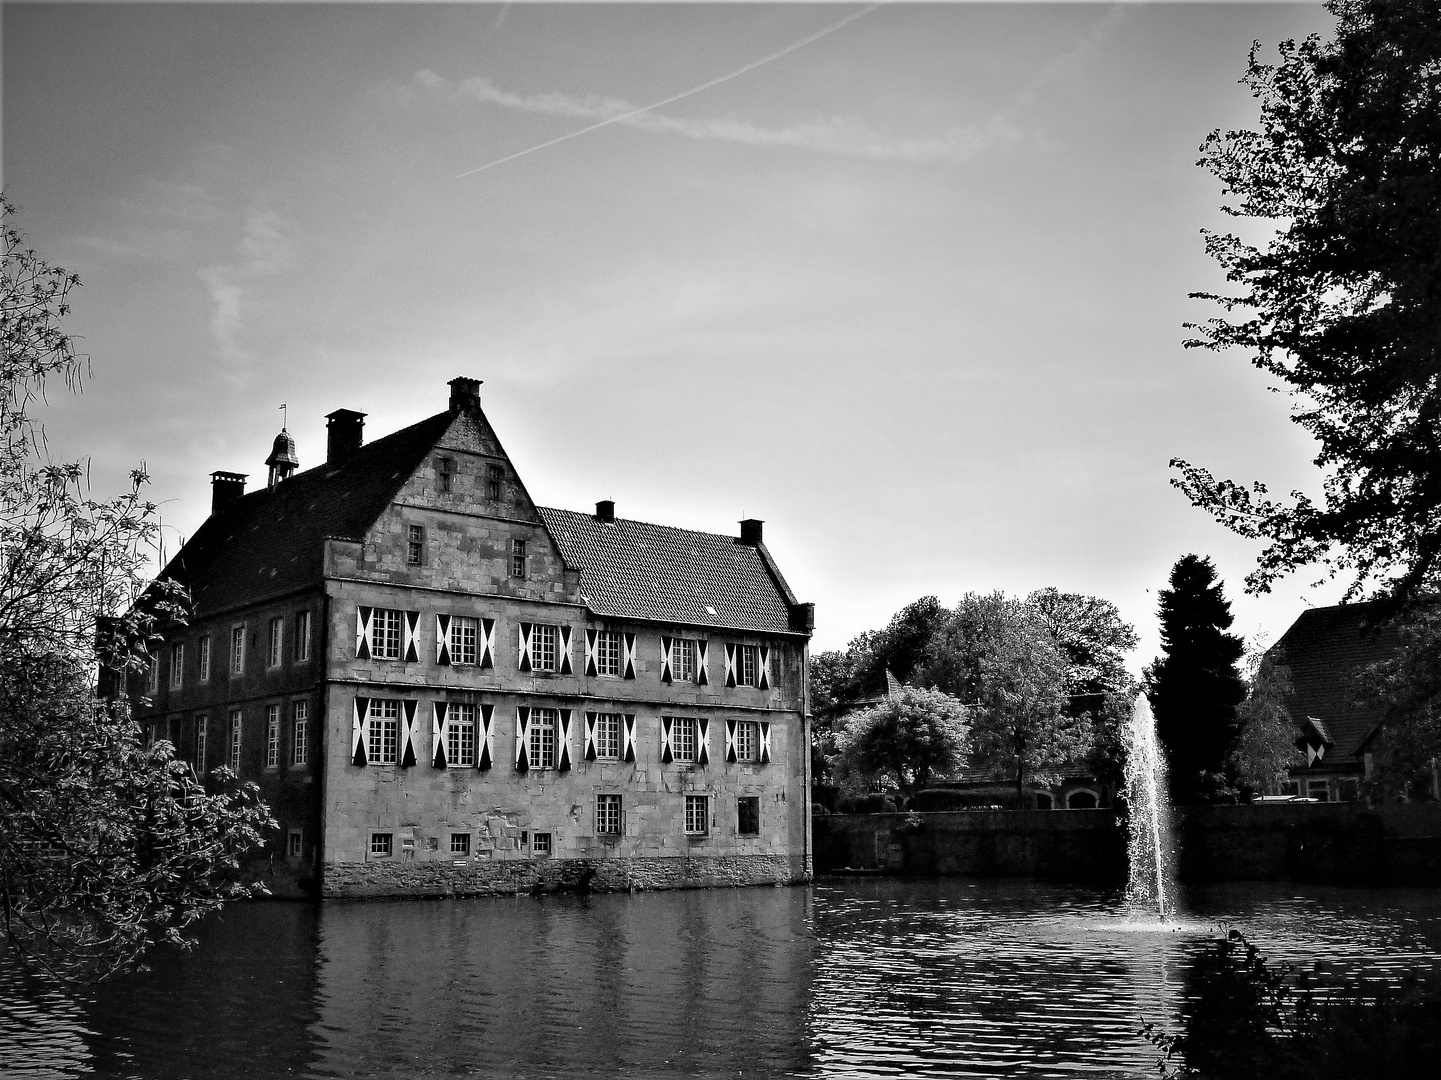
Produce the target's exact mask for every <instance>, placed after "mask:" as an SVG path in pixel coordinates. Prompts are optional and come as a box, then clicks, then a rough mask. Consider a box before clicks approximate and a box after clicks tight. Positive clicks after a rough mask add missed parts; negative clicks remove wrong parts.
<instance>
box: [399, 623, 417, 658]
mask: <svg viewBox="0 0 1441 1080" xmlns="http://www.w3.org/2000/svg"><path fill="white" fill-rule="evenodd" d="M419 626H420V612H418V611H407V612H406V613H405V652H403V653H401V655H402V656H404V657H405V659H406V662H407V663H412V664H414V663H419V661H420V646H419V644H418V638H419V635H418V634H417V633H416V630H417V629H418V628H419Z"/></svg>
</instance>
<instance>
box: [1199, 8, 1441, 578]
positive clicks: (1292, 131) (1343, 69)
mask: <svg viewBox="0 0 1441 1080" xmlns="http://www.w3.org/2000/svg"><path fill="white" fill-rule="evenodd" d="M1326 6H1327V9H1328V10H1329V11H1331V12H1332V13H1333V14H1334V15H1335V16H1336V17H1337V25H1336V30H1335V36H1334V39H1333V40H1331V41H1328V42H1323V41H1322V40H1321V39H1320V38H1319V37H1318V36H1315V35H1313V36H1311V37H1309V38H1307V39H1306V40H1305V41H1304V42H1302V43H1300V44H1297V43H1296V42H1294V41H1286V42H1283V43H1282V44H1281V46H1280V62H1279V64H1276V65H1274V66H1272V65H1267V64H1263V63H1261V62H1260V61H1259V60H1258V58H1257V51H1258V48H1259V43H1258V45H1257V46H1255V47H1253V48H1252V50H1251V55H1250V59H1249V62H1248V65H1247V69H1246V75H1245V78H1244V80H1243V81H1244V82H1245V83H1246V84H1247V85H1248V86H1249V87H1250V88H1251V90H1252V93H1253V94H1254V95H1255V96H1256V97H1257V98H1258V99H1259V100H1260V110H1261V117H1260V121H1261V122H1260V130H1258V131H1229V132H1226V133H1225V134H1222V133H1221V132H1219V131H1213V132H1212V133H1211V134H1210V136H1209V137H1208V138H1207V139H1206V142H1205V143H1204V145H1203V146H1202V148H1201V159H1200V161H1199V163H1198V164H1200V165H1202V166H1204V167H1206V168H1208V169H1209V170H1210V171H1211V172H1213V173H1214V174H1215V175H1216V176H1217V177H1218V178H1219V179H1220V180H1221V182H1222V184H1223V185H1224V194H1225V195H1226V196H1228V197H1231V198H1232V199H1233V200H1234V202H1233V203H1232V204H1230V205H1227V206H1225V207H1224V210H1225V211H1226V212H1227V213H1228V214H1231V215H1233V216H1236V217H1241V218H1253V219H1257V220H1259V221H1261V222H1264V223H1266V224H1267V225H1270V226H1273V227H1274V229H1275V231H1274V235H1272V237H1271V239H1270V240H1269V242H1268V243H1267V244H1266V245H1265V247H1264V248H1258V247H1255V246H1253V245H1251V244H1247V243H1245V242H1243V241H1242V240H1240V239H1239V238H1238V237H1236V236H1234V235H1229V234H1227V235H1220V234H1216V233H1211V232H1206V233H1205V239H1206V249H1207V251H1208V252H1209V253H1210V254H1211V255H1212V256H1213V257H1215V258H1216V259H1217V261H1218V262H1219V263H1220V265H1221V266H1222V268H1223V269H1224V270H1225V272H1226V277H1227V280H1228V281H1230V282H1231V283H1232V284H1233V285H1235V286H1236V287H1237V289H1238V291H1237V292H1236V294H1235V295H1218V294H1214V293H1195V294H1193V295H1194V296H1196V297H1199V298H1202V299H1206V300H1210V301H1213V302H1215V303H1216V304H1218V305H1220V307H1221V309H1222V315H1221V316H1220V317H1217V318H1213V319H1211V320H1209V321H1207V322H1205V323H1203V324H1191V326H1190V328H1191V329H1193V330H1194V331H1196V335H1197V336H1196V337H1195V338H1193V339H1192V340H1190V341H1187V342H1186V345H1187V346H1188V347H1203V348H1209V349H1215V350H1223V349H1229V348H1233V347H1234V348H1241V349H1244V350H1246V351H1248V352H1249V353H1250V354H1251V359H1252V362H1253V363H1254V364H1255V365H1256V366H1257V367H1259V368H1260V369H1261V370H1262V371H1264V372H1266V373H1267V374H1268V375H1270V376H1272V377H1274V378H1276V379H1277V380H1279V381H1280V383H1281V385H1282V386H1283V387H1284V388H1285V389H1286V391H1287V392H1288V393H1290V394H1291V395H1292V396H1293V397H1294V398H1295V401H1296V408H1295V410H1294V412H1293V415H1292V420H1293V422H1294V423H1296V424H1299V425H1300V426H1301V427H1302V428H1303V429H1304V430H1305V431H1306V433H1307V434H1308V435H1310V436H1311V437H1313V438H1314V439H1316V441H1317V442H1318V443H1319V444H1320V452H1319V454H1318V455H1317V457H1316V464H1317V465H1318V466H1319V467H1320V468H1321V469H1322V470H1323V474H1324V486H1323V492H1324V494H1323V496H1322V499H1321V501H1320V503H1319V504H1318V503H1315V502H1313V501H1312V500H1311V499H1310V498H1309V497H1307V496H1306V495H1304V494H1301V493H1299V492H1293V493H1292V495H1291V496H1290V498H1289V499H1287V500H1276V499H1272V498H1271V497H1270V496H1269V495H1268V493H1267V489H1266V487H1265V485H1264V484H1261V483H1254V484H1253V485H1252V486H1251V488H1250V489H1249V490H1248V489H1247V488H1246V487H1244V486H1242V485H1240V484H1237V483H1234V482H1233V481H1230V480H1224V479H1217V478H1215V477H1213V476H1212V475H1211V474H1210V473H1209V472H1208V471H1206V470H1205V469H1204V468H1200V467H1197V466H1194V465H1191V464H1190V463H1188V462H1185V461H1182V460H1179V459H1177V460H1174V461H1172V466H1173V467H1174V468H1176V469H1178V470H1179V472H1180V475H1179V476H1178V477H1177V479H1176V480H1174V481H1173V482H1174V483H1175V484H1176V486H1178V487H1179V488H1180V489H1181V490H1182V491H1183V492H1184V493H1185V494H1186V495H1187V496H1189V497H1190V499H1191V500H1192V502H1193V503H1194V504H1196V505H1197V506H1201V507H1204V508H1205V509H1206V510H1208V511H1210V512H1211V513H1212V514H1213V515H1214V516H1215V517H1216V519H1217V520H1218V521H1220V522H1221V523H1222V524H1224V525H1226V526H1227V527H1229V528H1231V529H1232V530H1234V531H1235V532H1238V533H1240V534H1241V535H1243V536H1247V537H1252V538H1255V539H1259V540H1262V541H1264V545H1265V546H1264V548H1263V550H1262V553H1261V555H1260V557H1259V559H1258V562H1257V566H1256V569H1255V570H1254V571H1253V572H1252V573H1251V574H1250V575H1249V576H1248V577H1247V579H1246V583H1247V590H1248V591H1250V592H1265V591H1266V590H1267V589H1269V588H1270V586H1271V584H1272V583H1273V582H1274V581H1275V580H1276V579H1277V578H1279V577H1281V576H1283V575H1285V574H1287V573H1289V572H1291V571H1293V570H1295V569H1297V568H1299V567H1302V566H1306V565H1310V564H1316V563H1319V564H1321V565H1322V566H1323V567H1324V568H1325V569H1326V572H1327V574H1328V575H1336V574H1344V575H1346V576H1347V577H1349V578H1350V579H1351V583H1350V589H1349V591H1348V599H1350V598H1353V597H1355V596H1359V595H1361V594H1363V593H1364V592H1365V591H1366V590H1367V589H1368V588H1369V589H1376V590H1380V591H1381V592H1383V593H1385V594H1388V595H1389V596H1391V598H1392V599H1394V600H1395V601H1397V602H1398V603H1405V602H1406V601H1408V600H1410V599H1411V598H1412V597H1415V596H1417V595H1420V594H1424V593H1427V592H1434V591H1436V590H1437V588H1438V586H1441V562H1438V556H1441V380H1438V379H1437V378H1436V369H1437V341H1438V337H1441V259H1437V257H1436V252H1437V251H1438V250H1441V79H1438V78H1437V74H1436V73H1437V70H1438V64H1441V19H1438V18H1437V15H1436V4H1435V0H1330V2H1329V3H1327V5H1326Z"/></svg>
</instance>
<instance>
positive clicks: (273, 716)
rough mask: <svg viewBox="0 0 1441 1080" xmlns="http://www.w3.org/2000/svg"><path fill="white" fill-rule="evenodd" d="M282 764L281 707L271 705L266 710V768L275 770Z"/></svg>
mask: <svg viewBox="0 0 1441 1080" xmlns="http://www.w3.org/2000/svg"><path fill="white" fill-rule="evenodd" d="M279 764H280V706H279V705H269V706H267V707H266V709H265V767H266V768H267V769H274V768H275V767H277V766H278V765H279Z"/></svg>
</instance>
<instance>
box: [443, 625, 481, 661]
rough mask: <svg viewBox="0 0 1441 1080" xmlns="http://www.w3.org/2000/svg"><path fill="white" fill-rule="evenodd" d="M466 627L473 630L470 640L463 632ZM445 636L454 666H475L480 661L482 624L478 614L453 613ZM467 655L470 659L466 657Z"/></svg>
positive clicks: (446, 645)
mask: <svg viewBox="0 0 1441 1080" xmlns="http://www.w3.org/2000/svg"><path fill="white" fill-rule="evenodd" d="M465 629H469V630H470V631H471V633H470V640H469V641H468V642H467V641H466V639H465V635H464V634H463V633H462V631H463V630H465ZM445 637H446V642H445V647H446V650H447V651H448V652H449V654H450V663H451V666H452V667H474V666H475V665H476V664H477V663H478V662H479V660H480V638H481V625H480V619H479V618H478V617H477V616H475V615H452V616H451V617H450V626H449V627H448V628H447V629H446V632H445ZM467 656H469V659H466V657H467Z"/></svg>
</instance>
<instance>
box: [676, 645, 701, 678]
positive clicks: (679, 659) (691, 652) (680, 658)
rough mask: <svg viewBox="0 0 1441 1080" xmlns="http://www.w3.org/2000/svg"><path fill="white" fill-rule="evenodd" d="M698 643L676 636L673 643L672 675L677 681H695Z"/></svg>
mask: <svg viewBox="0 0 1441 1080" xmlns="http://www.w3.org/2000/svg"><path fill="white" fill-rule="evenodd" d="M695 669H696V643H695V642H694V641H692V640H690V639H688V638H676V640H675V641H674V642H673V643H672V644H671V652H670V677H671V678H672V679H674V680H675V681H676V682H695Z"/></svg>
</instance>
